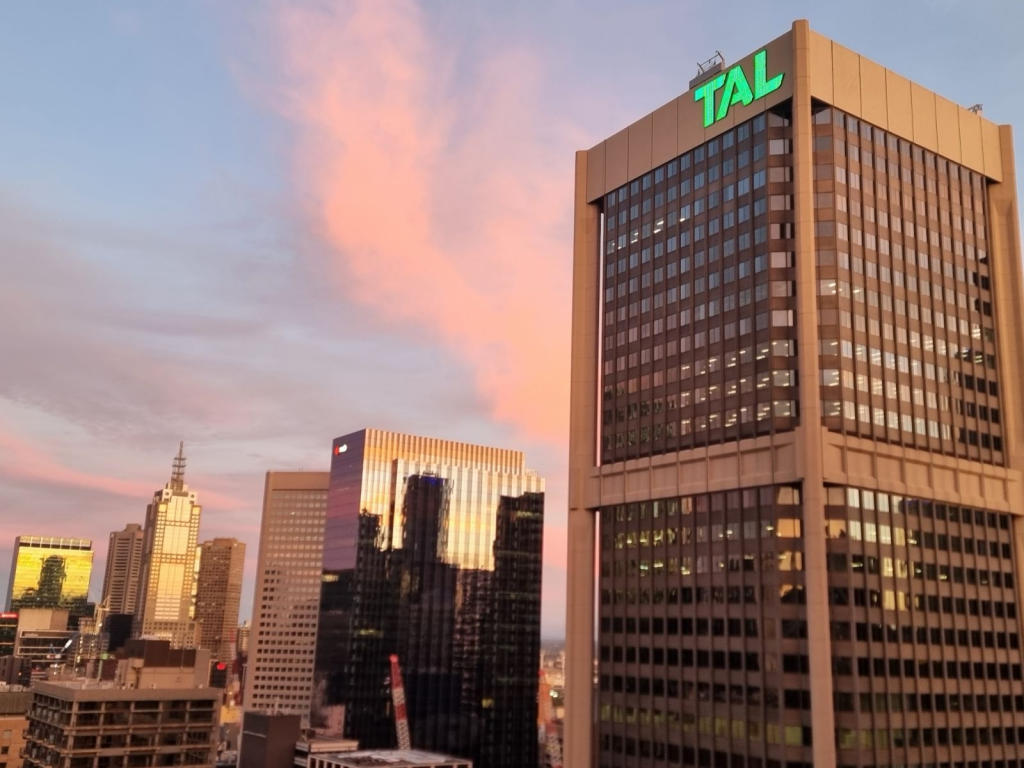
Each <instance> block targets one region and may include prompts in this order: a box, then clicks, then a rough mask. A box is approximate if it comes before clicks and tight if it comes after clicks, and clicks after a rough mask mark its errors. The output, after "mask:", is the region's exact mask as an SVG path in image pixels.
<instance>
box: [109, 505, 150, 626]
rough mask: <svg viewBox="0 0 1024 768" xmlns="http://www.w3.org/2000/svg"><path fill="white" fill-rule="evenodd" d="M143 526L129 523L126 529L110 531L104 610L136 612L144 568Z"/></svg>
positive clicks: (110, 611)
mask: <svg viewBox="0 0 1024 768" xmlns="http://www.w3.org/2000/svg"><path fill="white" fill-rule="evenodd" d="M142 541H143V531H142V526H141V525H139V524H138V523H129V524H128V525H126V526H125V527H124V530H123V531H114V532H112V533H111V534H110V543H109V544H108V546H107V567H106V571H105V572H104V574H103V598H102V599H101V601H100V605H101V606H102V608H103V612H104V614H118V613H120V614H125V613H128V614H134V613H135V608H136V605H137V603H138V596H139V578H140V575H141V571H142Z"/></svg>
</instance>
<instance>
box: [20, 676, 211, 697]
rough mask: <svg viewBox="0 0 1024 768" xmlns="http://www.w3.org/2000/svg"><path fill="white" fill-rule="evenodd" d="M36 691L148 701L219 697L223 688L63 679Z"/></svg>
mask: <svg viewBox="0 0 1024 768" xmlns="http://www.w3.org/2000/svg"><path fill="white" fill-rule="evenodd" d="M32 690H33V691H35V692H36V693H38V694H41V695H44V696H53V697H54V698H57V699H66V700H70V699H74V700H79V701H80V700H89V701H115V700H132V701H146V700H149V699H199V700H206V699H209V700H215V699H219V698H220V696H221V694H222V693H223V691H222V690H221V689H220V688H209V687H204V686H194V687H171V686H168V687H160V688H132V687H129V686H125V685H119V684H118V683H116V682H114V681H112V680H85V679H81V678H79V679H75V680H59V681H50V680H46V681H40V682H38V683H36V684H35V685H34V686H32Z"/></svg>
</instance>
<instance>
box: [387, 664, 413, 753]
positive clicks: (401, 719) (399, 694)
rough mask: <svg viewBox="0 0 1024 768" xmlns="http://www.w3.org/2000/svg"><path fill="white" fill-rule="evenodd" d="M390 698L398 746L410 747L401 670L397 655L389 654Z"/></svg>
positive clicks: (400, 747) (402, 747) (401, 747)
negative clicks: (393, 706)
mask: <svg viewBox="0 0 1024 768" xmlns="http://www.w3.org/2000/svg"><path fill="white" fill-rule="evenodd" d="M391 700H392V702H394V705H395V731H396V732H397V734H398V748H399V749H412V740H411V739H410V738H409V718H408V716H407V714H406V711H405V685H403V684H402V670H401V669H399V667H398V656H396V655H395V654H391Z"/></svg>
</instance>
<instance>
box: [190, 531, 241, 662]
mask: <svg viewBox="0 0 1024 768" xmlns="http://www.w3.org/2000/svg"><path fill="white" fill-rule="evenodd" d="M244 568H245V544H243V543H242V542H240V541H239V540H238V539H227V538H225V539H213V540H211V541H204V542H203V543H202V544H201V545H200V546H199V578H198V579H197V580H196V621H197V622H198V623H199V627H200V628H199V647H200V648H208V649H209V650H210V653H211V654H212V656H213V660H214V661H224V662H231V661H234V658H235V634H236V632H237V631H238V605H239V603H240V602H241V600H242V571H243V569H244Z"/></svg>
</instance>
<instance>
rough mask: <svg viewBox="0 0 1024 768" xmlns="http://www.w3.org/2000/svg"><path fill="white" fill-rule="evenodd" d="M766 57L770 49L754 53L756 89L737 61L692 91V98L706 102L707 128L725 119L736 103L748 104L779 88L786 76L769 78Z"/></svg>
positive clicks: (705, 122)
mask: <svg viewBox="0 0 1024 768" xmlns="http://www.w3.org/2000/svg"><path fill="white" fill-rule="evenodd" d="M767 60H768V52H767V51H759V52H758V53H755V54H754V88H753V90H751V88H750V80H748V79H747V75H746V73H745V72H744V71H743V67H741V66H740V65H738V64H737V65H736V66H735V67H733V68H732V69H730V70H729V71H728V72H726V73H725V74H724V75H718V77H715V78H712V79H711V80H709V81H708V82H706V83H704V84H703V85H700V86H698V87H697V89H696V90H695V91H694V92H693V100H694V101H695V102H697V103H700V102H704V104H703V107H704V108H703V110H702V114H703V117H704V127H705V128H707V127H708V126H710V125H712V124H713V123H717V122H718V121H719V120H724V119H725V118H726V117H727V116H728V114H729V110H730V109H732V106H733V105H734V104H742V105H743V106H747V105H749V104H751V103H752V102H754V101H756V100H757V99H763V98H764V97H765V96H767V95H768V94H769V93H771V92H772V91H776V90H778V89H779V87H780V86H781V85H782V78H783V76H784V75H783V73H782V72H780V73H779V74H777V75H775V77H773V78H772V79H771V80H769V79H768V62H767ZM717 91H721V92H722V95H721V97H720V98H719V101H718V109H715V94H716V92H717Z"/></svg>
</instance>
